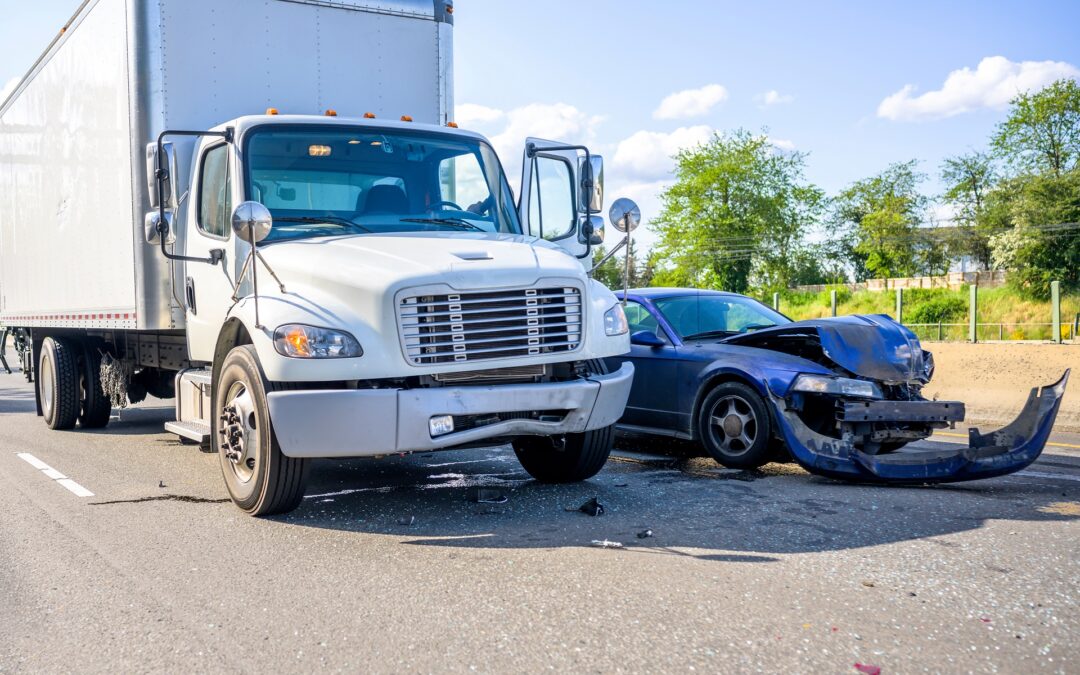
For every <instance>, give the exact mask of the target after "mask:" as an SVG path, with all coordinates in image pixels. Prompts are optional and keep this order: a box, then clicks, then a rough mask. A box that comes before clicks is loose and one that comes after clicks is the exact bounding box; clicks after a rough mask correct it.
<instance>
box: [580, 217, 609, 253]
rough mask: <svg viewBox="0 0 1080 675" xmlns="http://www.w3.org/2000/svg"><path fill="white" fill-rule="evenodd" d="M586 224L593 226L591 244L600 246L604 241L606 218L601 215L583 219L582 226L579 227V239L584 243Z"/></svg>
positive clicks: (590, 237)
mask: <svg viewBox="0 0 1080 675" xmlns="http://www.w3.org/2000/svg"><path fill="white" fill-rule="evenodd" d="M586 225H589V226H591V228H590V229H589V231H590V233H591V234H590V236H589V244H591V245H592V246H599V245H600V244H603V243H604V219H603V218H601V217H600V216H589V217H588V218H584V217H583V218H582V219H581V227H579V228H578V241H580V242H581V243H582V244H584V243H585V230H586Z"/></svg>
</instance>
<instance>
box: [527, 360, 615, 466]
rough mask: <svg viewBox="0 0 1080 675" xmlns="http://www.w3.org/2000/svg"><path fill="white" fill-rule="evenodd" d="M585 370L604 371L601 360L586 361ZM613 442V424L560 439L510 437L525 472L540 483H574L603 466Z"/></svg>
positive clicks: (605, 369) (605, 371) (606, 370)
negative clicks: (513, 438) (512, 439)
mask: <svg viewBox="0 0 1080 675" xmlns="http://www.w3.org/2000/svg"><path fill="white" fill-rule="evenodd" d="M588 366H589V370H590V371H591V372H594V373H602V374H603V373H607V372H608V368H607V366H606V365H605V364H604V362H603V361H589V363H588ZM614 443H615V425H614V424H613V425H611V426H609V427H604V428H603V429H595V430H593V431H586V432H584V433H580V434H567V435H566V436H565V437H561V438H549V437H546V436H523V437H521V438H517V439H515V440H514V454H516V455H517V458H518V461H520V462H521V466H523V467H524V468H525V470H526V471H528V472H529V475H530V476H532V477H533V478H535V479H536V480H538V481H540V482H541V483H576V482H578V481H582V480H587V479H589V478H592V477H593V476H595V475H596V474H597V473H599V472H600V469H602V468H604V464H606V463H607V460H608V456H609V455H610V454H611V446H612V445H613V444H614Z"/></svg>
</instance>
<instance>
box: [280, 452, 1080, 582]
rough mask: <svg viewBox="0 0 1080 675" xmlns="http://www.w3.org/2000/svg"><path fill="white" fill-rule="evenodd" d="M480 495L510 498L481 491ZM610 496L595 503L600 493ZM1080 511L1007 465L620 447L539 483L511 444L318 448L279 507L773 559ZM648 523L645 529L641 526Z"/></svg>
mask: <svg viewBox="0 0 1080 675" xmlns="http://www.w3.org/2000/svg"><path fill="white" fill-rule="evenodd" d="M477 488H485V490H490V491H491V492H490V494H486V495H485V496H496V497H499V498H500V499H499V501H501V497H505V501H504V502H503V503H477V502H476V499H475V498H476V492H477ZM594 497H595V498H596V499H597V500H598V501H599V502H600V503H601V504H603V505H604V507H605V512H604V514H603V515H600V516H590V515H587V514H585V513H583V512H581V511H579V510H578V507H579V506H581V505H582V504H583V503H585V502H587V501H588V500H590V499H592V498H594ZM1077 517H1080V488H1078V487H1076V486H1074V484H1069V483H1066V482H1065V481H1059V480H1031V479H1019V478H1016V477H1012V478H999V479H992V480H988V481H979V482H975V483H963V484H952V485H937V486H924V487H909V486H907V487H899V486H897V487H889V486H868V485H852V484H845V483H840V482H837V481H832V480H829V479H825V478H821V477H817V476H812V475H809V474H807V473H805V472H804V471H802V470H801V469H799V468H798V467H796V466H794V465H788V464H770V465H768V466H766V467H764V468H763V469H762V470H759V471H735V470H729V469H723V468H720V467H718V466H717V465H716V464H715V463H713V462H712V460H709V459H705V458H698V457H679V456H672V457H665V458H658V459H644V460H643V459H640V458H638V457H634V456H616V457H613V458H612V461H611V462H609V463H608V465H607V466H606V467H605V469H604V470H603V471H602V472H601V473H600V474H598V475H597V476H596V477H595V478H593V479H592V480H590V481H587V482H584V483H579V484H572V485H544V484H540V483H537V482H535V481H533V480H531V479H530V478H529V476H528V475H527V474H526V473H525V472H524V471H523V470H522V469H521V467H520V466H519V465H518V463H517V460H516V458H515V457H514V455H513V453H512V452H511V451H510V450H509V449H497V448H492V449H483V450H469V451H450V452H443V453H433V454H428V455H419V456H417V455H414V456H410V457H406V458H390V459H385V460H381V461H376V460H343V461H328V460H323V461H318V462H315V463H314V466H313V471H312V477H311V482H310V484H309V488H308V494H307V497H306V498H305V499H304V503H303V504H302V505H301V506H300V508H298V509H297V510H296V511H295V512H293V513H291V514H289V515H287V516H282V517H279V518H276V520H278V521H279V522H283V523H289V524H292V525H295V526H301V527H313V528H322V529H332V530H337V531H343V532H357V533H361V532H363V533H376V534H387V535H396V536H400V537H405V540H404V543H406V544H409V545H415V546H439V547H451V548H453V547H467V548H490V549H499V548H556V547H571V546H573V547H580V546H592V545H594V542H604V541H607V542H616V543H618V544H621V548H620V549H618V550H615V551H613V553H626V554H631V553H632V554H649V555H677V556H689V557H694V558H697V559H700V560H713V561H725V562H770V561H773V560H776V555H778V554H792V553H813V552H822V551H833V550H845V549H853V548H861V547H868V546H877V545H881V544H889V543H895V542H900V541H909V540H915V539H927V540H929V541H932V542H933V543H934V544H935V545H940V546H946V547H948V546H954V545H958V544H955V543H953V542H951V541H950V540H949V536H950V535H954V534H957V533H961V532H967V531H970V530H974V529H978V528H980V527H982V526H983V525H984V524H985V523H987V522H988V521H991V520H1011V521H1017V522H1020V523H1022V522H1034V521H1045V520H1071V519H1075V518H1077ZM647 531H648V533H649V536H647V537H644V538H639V534H642V535H644V534H645V533H646V532H647Z"/></svg>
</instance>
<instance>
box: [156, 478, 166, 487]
mask: <svg viewBox="0 0 1080 675" xmlns="http://www.w3.org/2000/svg"><path fill="white" fill-rule="evenodd" d="M157 486H158V487H159V488H163V489H164V488H165V481H163V480H159V481H158V482H157Z"/></svg>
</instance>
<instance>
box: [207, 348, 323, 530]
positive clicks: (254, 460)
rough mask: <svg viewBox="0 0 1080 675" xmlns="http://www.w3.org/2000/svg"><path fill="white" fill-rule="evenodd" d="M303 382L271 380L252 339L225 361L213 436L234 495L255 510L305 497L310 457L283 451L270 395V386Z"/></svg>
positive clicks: (284, 508) (280, 508) (261, 512)
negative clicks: (276, 431)
mask: <svg viewBox="0 0 1080 675" xmlns="http://www.w3.org/2000/svg"><path fill="white" fill-rule="evenodd" d="M297 388H299V387H298V386H297V385H294V384H291V383H284V382H268V381H267V380H266V377H265V375H263V371H262V367H261V366H260V365H259V359H258V356H257V355H256V353H255V348H254V347H252V346H251V345H243V346H240V347H236V348H235V349H233V350H232V351H230V352H229V354H228V355H227V356H226V357H225V361H224V362H223V363H222V365H221V370H220V374H219V375H218V381H217V387H216V388H215V392H214V416H215V421H216V424H215V433H214V434H213V436H212V440H211V442H212V443H213V448H214V450H215V451H216V452H217V454H218V457H219V459H220V461H221V472H222V475H223V476H224V479H225V487H226V489H227V490H228V491H229V497H231V498H232V501H233V503H234V504H236V506H238V507H239V508H240V509H241V510H243V511H245V512H246V513H248V514H249V515H252V516H271V515H276V514H281V513H287V512H289V511H292V510H293V509H295V508H296V507H297V506H299V505H300V502H301V501H302V500H303V498H304V490H305V488H306V487H307V478H308V472H309V468H310V460H308V459H297V458H292V457H286V456H285V454H283V453H282V452H281V446H280V445H279V444H278V439H277V435H276V434H275V433H274V428H273V424H272V423H271V421H270V409H269V406H268V405H267V399H266V394H267V393H268V392H272V391H283V390H286V389H297Z"/></svg>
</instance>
